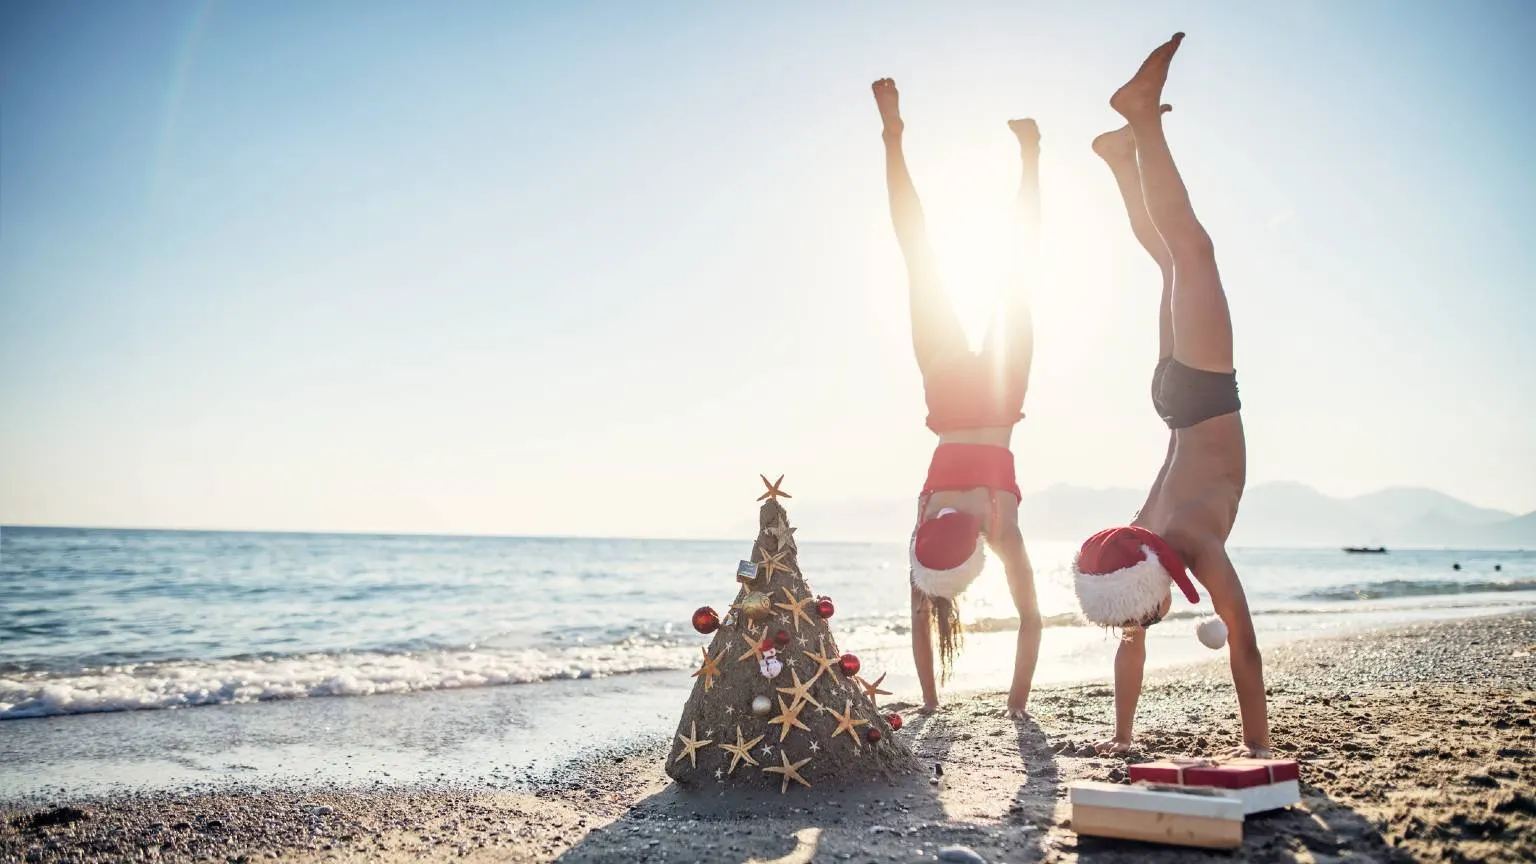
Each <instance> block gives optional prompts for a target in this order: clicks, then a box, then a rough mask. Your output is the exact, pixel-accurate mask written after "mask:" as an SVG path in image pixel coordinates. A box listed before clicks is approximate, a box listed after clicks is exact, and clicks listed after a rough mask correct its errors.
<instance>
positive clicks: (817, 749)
mask: <svg viewBox="0 0 1536 864" xmlns="http://www.w3.org/2000/svg"><path fill="white" fill-rule="evenodd" d="M811 752H812V753H820V752H821V745H820V744H818V743H816V742H815V741H812V742H811Z"/></svg>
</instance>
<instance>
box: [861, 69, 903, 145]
mask: <svg viewBox="0 0 1536 864" xmlns="http://www.w3.org/2000/svg"><path fill="white" fill-rule="evenodd" d="M869 88H870V89H871V90H873V91H874V92H875V107H876V108H879V109H880V122H881V123H882V124H884V128H883V129H882V130H881V134H882V135H884V136H886V137H888V138H889V137H892V136H896V135H900V134H901V132H902V130H903V129H904V128H906V124H904V123H902V122H901V94H900V93H898V92H897V91H896V82H895V81H892V80H891V79H889V78H881V79H880V80H879V81H876V82H875V83H873V84H871V85H869Z"/></svg>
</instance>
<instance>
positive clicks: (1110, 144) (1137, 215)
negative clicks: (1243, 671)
mask: <svg viewBox="0 0 1536 864" xmlns="http://www.w3.org/2000/svg"><path fill="white" fill-rule="evenodd" d="M1161 110H1162V112H1163V113H1165V114H1166V113H1167V112H1169V111H1172V110H1173V106H1171V105H1164V106H1162V108H1161ZM1093 152H1094V153H1097V154H1098V156H1099V158H1100V159H1103V160H1104V162H1105V164H1107V165H1109V170H1110V172H1111V173H1113V174H1114V175H1115V185H1116V186H1118V187H1119V189H1120V200H1121V201H1122V202H1123V203H1124V204H1125V213H1126V215H1127V216H1129V217H1130V220H1131V233H1132V234H1135V235H1136V240H1137V242H1139V243H1140V244H1141V248H1143V249H1145V250H1147V254H1148V255H1151V256H1152V260H1153V261H1154V262H1156V264H1157V269H1158V272H1159V273H1161V274H1162V277H1163V293H1162V299H1161V301H1160V302H1159V303H1158V309H1157V356H1158V359H1159V360H1161V359H1164V358H1167V357H1172V356H1173V311H1172V309H1173V254H1172V253H1170V252H1169V251H1168V246H1167V244H1165V243H1163V237H1162V235H1161V234H1158V233H1157V228H1155V227H1153V225H1152V216H1151V214H1149V213H1147V203H1146V201H1145V200H1144V199H1143V198H1142V194H1141V169H1140V167H1139V166H1137V164H1136V135H1135V133H1133V132H1131V127H1130V126H1128V125H1127V126H1121V127H1120V128H1119V129H1116V130H1115V131H1113V132H1105V133H1104V134H1103V135H1100V136H1099V137H1097V138H1095V139H1093ZM1173 444H1174V436H1173V434H1172V433H1169V435H1168V454H1167V456H1165V457H1164V458H1163V467H1162V468H1160V469H1158V472H1157V480H1155V481H1154V482H1153V483H1152V488H1151V489H1150V490H1149V491H1148V492H1147V500H1146V501H1145V502H1144V503H1143V504H1142V505H1141V509H1140V510H1138V511H1137V517H1138V518H1139V517H1140V516H1141V514H1142V513H1145V512H1146V510H1147V508H1148V507H1150V506H1151V505H1152V502H1154V501H1156V500H1157V498H1158V496H1159V495H1160V494H1161V493H1162V489H1163V478H1164V477H1166V476H1167V475H1168V465H1169V464H1170V463H1171V462H1172V461H1173ZM1138 674H1139V673H1138ZM1134 707H1135V706H1134V705H1133V706H1132V709H1133V713H1134ZM1126 728H1127V729H1128V728H1130V727H1129V726H1127V727H1126Z"/></svg>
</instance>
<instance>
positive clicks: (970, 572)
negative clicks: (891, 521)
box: [908, 531, 987, 600]
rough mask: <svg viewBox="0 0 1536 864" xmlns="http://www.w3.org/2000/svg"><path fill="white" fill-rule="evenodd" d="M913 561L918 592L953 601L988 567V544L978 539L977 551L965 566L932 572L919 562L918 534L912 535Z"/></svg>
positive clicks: (910, 547) (913, 578)
mask: <svg viewBox="0 0 1536 864" xmlns="http://www.w3.org/2000/svg"><path fill="white" fill-rule="evenodd" d="M908 552H909V555H910V557H911V559H912V585H913V587H915V588H917V590H919V591H921V592H923V593H924V594H927V595H928V596H929V597H943V598H945V599H946V600H953V599H955V598H956V597H958V596H960V594H961V593H962V592H964V591H965V589H967V588H969V587H971V583H972V582H975V581H976V577H977V576H980V575H981V571H982V570H983V569H985V567H986V565H987V543H986V540H985V539H984V538H977V540H976V551H975V552H972V553H971V557H970V558H967V559H966V561H965V563H964V564H961V565H960V566H959V567H952V568H950V569H948V570H930V569H928V568H927V567H924V566H923V565H922V563H921V562H920V561H918V560H917V532H915V531H914V532H913V533H912V543H911V545H910V546H909V547H908Z"/></svg>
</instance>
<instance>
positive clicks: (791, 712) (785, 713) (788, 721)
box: [768, 696, 867, 743]
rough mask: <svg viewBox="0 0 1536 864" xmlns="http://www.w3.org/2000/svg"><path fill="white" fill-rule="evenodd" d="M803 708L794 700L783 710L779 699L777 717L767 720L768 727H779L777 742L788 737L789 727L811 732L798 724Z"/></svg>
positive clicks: (799, 702) (807, 727)
mask: <svg viewBox="0 0 1536 864" xmlns="http://www.w3.org/2000/svg"><path fill="white" fill-rule="evenodd" d="M804 707H805V703H804V702H801V701H800V700H799V699H796V700H795V704H793V705H791V706H789V707H788V708H785V707H784V697H783V696H780V697H779V716H777V717H775V718H773V719H772V720H769V721H768V725H769V726H775V725H777V726H778V727H780V728H779V741H780V742H781V743H782V742H783V741H784V739H785V738H787V737H789V727H791V726H798V727H800V728H801V729H804V730H805V731H807V732H809V731H811V727H809V726H807V725H805V724H804V723H801V722H800V709H801V708H804ZM866 722H867V721H866Z"/></svg>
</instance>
